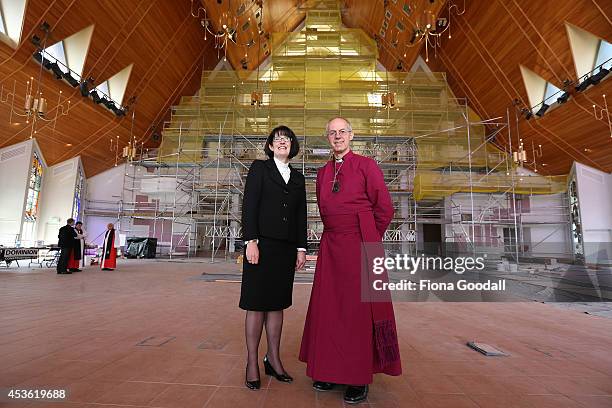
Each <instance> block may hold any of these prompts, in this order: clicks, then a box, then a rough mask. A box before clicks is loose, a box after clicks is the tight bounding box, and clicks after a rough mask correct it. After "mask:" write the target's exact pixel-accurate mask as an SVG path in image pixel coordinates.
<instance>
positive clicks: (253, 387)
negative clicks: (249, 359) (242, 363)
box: [244, 368, 261, 390]
mask: <svg viewBox="0 0 612 408" xmlns="http://www.w3.org/2000/svg"><path fill="white" fill-rule="evenodd" d="M248 373H249V371H248V369H247V370H246V373H245V375H244V385H246V386H247V388H248V389H250V390H258V389H259V388H261V379H259V380H255V381H249V374H248ZM257 375H258V376H259V368H257Z"/></svg>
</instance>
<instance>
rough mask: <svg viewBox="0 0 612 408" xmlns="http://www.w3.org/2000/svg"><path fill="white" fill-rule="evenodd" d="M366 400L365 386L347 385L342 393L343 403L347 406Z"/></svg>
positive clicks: (366, 390)
mask: <svg viewBox="0 0 612 408" xmlns="http://www.w3.org/2000/svg"><path fill="white" fill-rule="evenodd" d="M366 398H368V386H367V385H349V386H348V387H346V391H344V402H346V403H347V404H359V403H360V402H363V401H365V400H366Z"/></svg>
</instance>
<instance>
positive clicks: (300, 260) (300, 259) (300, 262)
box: [295, 251, 306, 270]
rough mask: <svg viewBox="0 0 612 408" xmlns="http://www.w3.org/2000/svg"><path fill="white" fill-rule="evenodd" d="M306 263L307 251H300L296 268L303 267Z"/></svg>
mask: <svg viewBox="0 0 612 408" xmlns="http://www.w3.org/2000/svg"><path fill="white" fill-rule="evenodd" d="M305 264H306V252H304V251H298V253H297V259H296V261H295V269H296V270H299V269H302V268H303V267H304V265H305Z"/></svg>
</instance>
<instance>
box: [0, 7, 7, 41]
mask: <svg viewBox="0 0 612 408" xmlns="http://www.w3.org/2000/svg"><path fill="white" fill-rule="evenodd" d="M0 33H2V34H4V35H6V27H5V25H4V15H2V10H1V9H0Z"/></svg>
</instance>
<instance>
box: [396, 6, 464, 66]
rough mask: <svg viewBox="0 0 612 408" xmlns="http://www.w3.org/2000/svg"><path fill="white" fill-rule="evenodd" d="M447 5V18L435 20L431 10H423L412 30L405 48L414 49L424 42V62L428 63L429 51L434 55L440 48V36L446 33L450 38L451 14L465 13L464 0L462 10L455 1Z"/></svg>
mask: <svg viewBox="0 0 612 408" xmlns="http://www.w3.org/2000/svg"><path fill="white" fill-rule="evenodd" d="M447 4H448V18H444V17H440V18H436V16H435V14H434V13H433V11H432V10H425V11H423V14H422V16H421V18H420V19H417V21H416V25H415V27H414V29H413V30H412V36H411V38H410V40H409V41H408V43H407V44H406V48H411V47H414V46H415V45H417V44H420V43H421V42H423V41H424V42H425V62H429V49H430V48H432V49H433V50H434V55H435V54H436V52H437V49H438V48H439V47H441V46H442V41H441V38H442V35H443V34H445V33H447V32H448V38H449V39H450V38H452V35H451V31H450V29H451V17H452V15H453V13H454V14H455V16H461V15H463V14H464V13H465V0H463V8H462V9H461V10H460V9H459V6H458V5H457V4H456V2H455V1H452V0H449V1H448V2H447Z"/></svg>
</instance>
